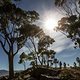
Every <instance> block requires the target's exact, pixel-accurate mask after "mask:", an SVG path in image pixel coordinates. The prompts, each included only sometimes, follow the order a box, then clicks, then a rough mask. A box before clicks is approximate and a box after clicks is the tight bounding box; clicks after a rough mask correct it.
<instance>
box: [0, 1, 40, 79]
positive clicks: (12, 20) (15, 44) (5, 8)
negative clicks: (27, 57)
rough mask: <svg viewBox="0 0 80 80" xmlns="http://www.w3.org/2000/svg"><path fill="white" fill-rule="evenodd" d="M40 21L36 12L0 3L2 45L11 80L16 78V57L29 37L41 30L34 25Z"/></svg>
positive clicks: (4, 2) (0, 41) (7, 3)
mask: <svg viewBox="0 0 80 80" xmlns="http://www.w3.org/2000/svg"><path fill="white" fill-rule="evenodd" d="M38 19H39V14H38V13H37V12H36V11H24V10H22V9H20V8H17V7H16V6H15V4H12V3H11V2H9V1H8V0H1V1H0V45H1V47H2V48H3V50H4V52H5V53H6V54H7V56H8V61H9V79H10V80H11V79H12V78H13V77H14V65H13V60H14V56H15V55H16V54H17V53H18V51H19V50H20V49H21V48H22V47H23V46H24V44H25V42H26V41H27V38H28V37H29V36H33V35H35V34H36V33H37V32H39V31H40V30H41V29H40V28H39V27H38V26H36V25H34V24H33V22H35V21H36V20H38ZM33 32H35V34H34V33H33Z"/></svg>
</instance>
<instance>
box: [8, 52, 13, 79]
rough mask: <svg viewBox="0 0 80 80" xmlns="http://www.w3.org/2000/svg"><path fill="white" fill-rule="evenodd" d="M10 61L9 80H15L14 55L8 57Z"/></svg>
mask: <svg viewBox="0 0 80 80" xmlns="http://www.w3.org/2000/svg"><path fill="white" fill-rule="evenodd" d="M8 60H9V80H12V79H13V78H14V67H13V60H14V57H13V55H12V53H10V54H9V55H8Z"/></svg>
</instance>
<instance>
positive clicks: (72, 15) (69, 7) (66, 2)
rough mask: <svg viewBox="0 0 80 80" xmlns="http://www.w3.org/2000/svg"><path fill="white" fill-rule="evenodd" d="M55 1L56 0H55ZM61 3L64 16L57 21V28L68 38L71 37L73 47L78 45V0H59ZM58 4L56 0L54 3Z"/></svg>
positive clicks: (79, 25) (79, 39)
mask: <svg viewBox="0 0 80 80" xmlns="http://www.w3.org/2000/svg"><path fill="white" fill-rule="evenodd" d="M56 1H57V0H56ZM60 1H63V4H62V5H61V6H59V7H61V8H62V10H63V11H64V13H65V12H66V13H65V14H66V16H65V17H63V18H61V20H59V21H58V27H57V30H59V31H60V32H62V33H64V34H65V35H66V36H67V37H68V38H70V39H72V41H74V43H75V47H74V48H76V47H80V10H79V9H80V7H79V5H80V3H79V2H80V1H79V0H60ZM56 4H57V5H58V2H57V3H56Z"/></svg>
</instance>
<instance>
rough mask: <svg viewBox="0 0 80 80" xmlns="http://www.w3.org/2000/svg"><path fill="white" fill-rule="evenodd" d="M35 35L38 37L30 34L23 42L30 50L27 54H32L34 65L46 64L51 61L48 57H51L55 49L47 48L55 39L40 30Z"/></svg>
mask: <svg viewBox="0 0 80 80" xmlns="http://www.w3.org/2000/svg"><path fill="white" fill-rule="evenodd" d="M36 36H38V38H36V37H35V36H31V37H30V38H29V39H28V42H27V43H26V44H25V45H26V47H27V48H28V49H29V51H30V53H29V55H30V56H33V58H34V62H35V65H48V63H49V64H50V63H51V62H50V60H49V58H51V59H53V58H54V55H55V51H54V50H50V49H49V50H48V48H49V47H50V45H51V44H53V43H54V42H55V41H54V39H52V38H51V37H49V36H46V35H44V33H42V31H40V32H39V33H38V34H37V35H36ZM36 42H37V43H36Z"/></svg>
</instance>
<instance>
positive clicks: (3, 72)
mask: <svg viewBox="0 0 80 80" xmlns="http://www.w3.org/2000/svg"><path fill="white" fill-rule="evenodd" d="M8 73H9V72H8V71H7V70H0V77H1V76H6V75H8Z"/></svg>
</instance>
